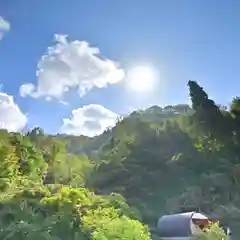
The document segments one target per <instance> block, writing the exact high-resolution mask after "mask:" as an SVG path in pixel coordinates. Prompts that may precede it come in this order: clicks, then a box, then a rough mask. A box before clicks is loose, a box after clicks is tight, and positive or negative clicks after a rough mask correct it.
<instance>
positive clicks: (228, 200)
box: [0, 81, 240, 240]
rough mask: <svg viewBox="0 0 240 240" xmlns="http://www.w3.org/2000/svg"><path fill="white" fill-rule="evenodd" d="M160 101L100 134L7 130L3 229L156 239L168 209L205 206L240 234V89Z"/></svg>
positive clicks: (0, 153) (0, 142)
mask: <svg viewBox="0 0 240 240" xmlns="http://www.w3.org/2000/svg"><path fill="white" fill-rule="evenodd" d="M188 86H189V94H190V97H191V101H192V108H190V107H189V106H188V105H186V104H179V105H175V106H166V107H164V108H161V107H159V106H153V107H150V108H148V109H145V110H139V111H135V112H133V113H131V114H130V115H129V116H127V117H125V118H123V119H121V120H119V121H118V122H117V124H116V126H115V127H113V128H112V129H108V130H106V131H105V132H104V133H103V134H102V135H100V136H96V137H94V138H88V137H85V136H68V135H57V136H48V135H46V134H44V132H43V130H42V129H40V128H34V129H33V130H31V131H30V132H27V133H26V134H22V133H8V132H7V131H4V130H1V131H0V215H1V218H0V228H1V231H0V238H1V239H6V240H20V239H33V238H36V239H41V240H55V239H64V240H68V239H69V240H81V239H82V240H84V239H94V240H100V239H101V240H103V239H129V240H131V239H132V240H134V239H142V240H145V239H150V234H149V228H150V229H154V228H155V227H156V223H157V219H158V217H160V216H161V215H163V214H166V213H173V212H180V211H184V210H187V209H188V210H189V209H200V210H202V211H203V212H206V213H208V214H210V215H212V216H218V217H221V218H222V220H223V222H226V223H227V224H228V225H230V226H231V227H232V229H233V232H234V235H235V236H239V234H240V233H239V231H238V229H239V226H240V185H239V184H240V151H239V149H240V124H239V123H240V99H239V98H235V99H234V100H233V101H232V104H231V106H230V108H229V110H226V109H224V108H223V107H219V106H218V105H216V103H214V101H213V100H211V99H209V98H208V95H207V93H205V92H204V90H203V89H202V88H201V87H200V86H199V85H198V84H197V83H196V82H194V81H189V83H188ZM237 239H238V238H237Z"/></svg>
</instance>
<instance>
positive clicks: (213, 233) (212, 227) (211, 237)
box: [197, 223, 227, 240]
mask: <svg viewBox="0 0 240 240" xmlns="http://www.w3.org/2000/svg"><path fill="white" fill-rule="evenodd" d="M197 240H227V236H226V234H225V233H224V231H223V230H222V229H221V228H220V227H219V224H218V223H214V224H209V226H208V227H206V228H205V229H204V232H203V233H202V234H201V235H200V236H198V237H197Z"/></svg>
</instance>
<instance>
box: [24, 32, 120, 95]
mask: <svg viewBox="0 0 240 240" xmlns="http://www.w3.org/2000/svg"><path fill="white" fill-rule="evenodd" d="M55 41H56V44H55V45H54V46H52V47H49V48H48V49H47V53H46V54H45V55H44V56H42V58H41V60H40V61H39V63H38V70H37V84H36V85H33V84H32V83H26V84H24V85H22V86H21V88H20V94H21V96H23V97H24V96H26V95H31V96H32V97H35V98H38V97H45V98H46V97H53V98H58V99H60V98H61V97H62V95H63V94H64V93H65V92H67V91H68V90H69V88H73V87H77V88H78V90H79V94H80V95H81V96H82V95H84V94H85V93H86V92H88V91H90V90H91V89H92V88H102V87H106V86H107V85H108V84H114V83H118V82H120V81H122V80H123V78H124V71H123V70H122V69H120V68H118V66H117V64H116V63H115V62H113V61H111V60H109V59H103V58H102V57H100V51H99V49H98V48H96V47H91V46H90V45H89V44H88V43H87V42H85V41H68V39H67V36H66V35H55Z"/></svg>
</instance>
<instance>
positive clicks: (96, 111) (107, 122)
mask: <svg viewBox="0 0 240 240" xmlns="http://www.w3.org/2000/svg"><path fill="white" fill-rule="evenodd" d="M117 118H118V115H117V114H116V113H114V112H112V111H110V110H109V109H106V108H105V107H103V106H102V105H98V104H90V105H85V106H83V107H82V108H78V109H74V110H73V111H72V116H70V117H69V118H65V119H63V125H62V128H61V132H62V133H66V134H71V135H85V136H89V137H93V136H96V135H99V134H101V133H103V131H104V130H105V129H106V128H107V127H112V126H114V125H115V123H116V119H117Z"/></svg>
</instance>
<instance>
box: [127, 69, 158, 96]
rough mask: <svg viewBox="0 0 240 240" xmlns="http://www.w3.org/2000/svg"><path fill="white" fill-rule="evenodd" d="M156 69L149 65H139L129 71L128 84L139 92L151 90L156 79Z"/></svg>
mask: <svg viewBox="0 0 240 240" xmlns="http://www.w3.org/2000/svg"><path fill="white" fill-rule="evenodd" d="M155 75H156V74H155V71H154V69H152V68H151V67H148V66H137V67H134V68H132V69H130V70H129V71H128V74H127V82H128V83H127V84H128V85H129V87H130V88H131V89H133V90H134V91H138V92H149V91H151V90H152V89H153V88H154V83H155V81H156V76H155Z"/></svg>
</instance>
